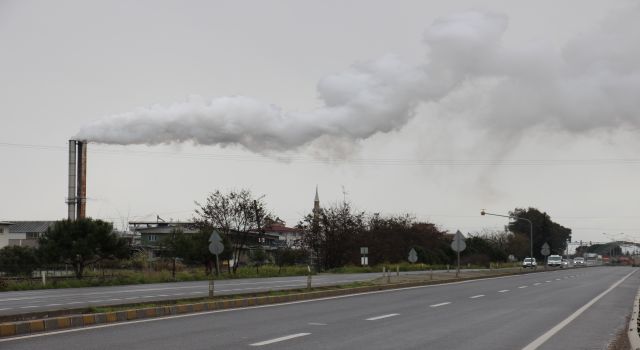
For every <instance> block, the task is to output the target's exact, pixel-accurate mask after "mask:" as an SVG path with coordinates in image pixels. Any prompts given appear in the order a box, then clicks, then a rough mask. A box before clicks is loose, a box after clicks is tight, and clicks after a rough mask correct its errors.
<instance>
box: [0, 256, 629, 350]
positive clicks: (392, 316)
mask: <svg viewBox="0 0 640 350" xmlns="http://www.w3.org/2000/svg"><path fill="white" fill-rule="evenodd" d="M636 270H637V269H636V268H631V267H594V268H587V269H572V270H558V271H551V272H544V273H535V274H527V275H517V276H509V277H501V278H492V279H485V280H475V281H466V282H457V283H450V284H446V285H434V286H423V287H413V288H405V289H402V290H395V291H383V292H373V293H363V294H360V295H354V296H344V297H334V298H326V299H323V300H314V301H303V302H294V303H288V304H281V305H268V306H259V307H253V308H247V309H237V310H226V311H211V312H207V313H201V314H191V315H182V316H173V317H167V318H161V319H151V320H141V321H132V322H127V323H121V324H112V325H107V326H102V327H87V328H81V329H76V330H70V331H62V332H58V333H55V332H54V333H45V334H40V335H32V336H26V337H22V338H13V339H4V340H0V348H2V349H51V350H55V349H114V348H116V349H118V348H120V349H154V350H155V349H181V350H186V349H253V348H265V349H367V350H369V349H527V350H531V349H535V348H539V349H604V348H606V345H607V344H608V343H609V342H610V341H611V340H612V339H613V338H614V336H615V334H616V332H617V331H619V330H621V329H623V328H625V326H626V316H627V315H628V314H629V313H630V312H631V306H632V304H633V299H634V297H635V294H636V292H637V290H638V286H639V285H640V273H637V272H636Z"/></svg>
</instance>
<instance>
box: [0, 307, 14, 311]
mask: <svg viewBox="0 0 640 350" xmlns="http://www.w3.org/2000/svg"><path fill="white" fill-rule="evenodd" d="M11 309H13V308H12V307H5V308H4V309H0V311H4V310H11Z"/></svg>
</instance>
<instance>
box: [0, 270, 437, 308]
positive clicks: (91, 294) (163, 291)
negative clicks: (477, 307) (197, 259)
mask: <svg viewBox="0 0 640 350" xmlns="http://www.w3.org/2000/svg"><path fill="white" fill-rule="evenodd" d="M439 272H443V271H434V273H439ZM413 273H424V272H420V271H418V272H403V273H402V274H413ZM380 276H382V273H360V274H321V275H316V276H313V280H312V285H313V286H316V287H318V286H329V285H336V284H345V283H351V282H358V281H369V280H372V279H374V278H377V277H380ZM306 286H307V277H305V276H297V277H274V278H252V279H233V280H219V281H216V282H215V288H214V290H215V294H216V295H225V294H239V293H252V292H264V291H270V290H282V289H294V288H305V287H306ZM208 294H209V282H208V281H197V282H176V283H155V284H136V285H126V286H113V287H90V288H64V289H43V290H33V291H17V292H0V316H5V315H17V314H25V313H32V312H44V311H52V310H61V309H77V308H84V307H90V306H106V305H120V304H133V303H146V302H152V301H162V300H174V299H183V298H197V297H206V296H207V295H208Z"/></svg>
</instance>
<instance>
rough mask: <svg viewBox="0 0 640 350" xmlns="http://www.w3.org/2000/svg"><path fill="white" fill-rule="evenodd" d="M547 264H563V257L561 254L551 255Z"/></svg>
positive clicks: (556, 265) (553, 265) (552, 265)
mask: <svg viewBox="0 0 640 350" xmlns="http://www.w3.org/2000/svg"><path fill="white" fill-rule="evenodd" d="M547 265H548V266H550V267H560V266H562V257H561V256H560V255H549V257H548V258H547Z"/></svg>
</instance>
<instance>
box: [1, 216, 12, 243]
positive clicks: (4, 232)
mask: <svg viewBox="0 0 640 350" xmlns="http://www.w3.org/2000/svg"><path fill="white" fill-rule="evenodd" d="M11 225H12V224H11V223H10V222H5V221H0V249H1V248H4V247H6V246H8V245H9V227H10V226H11Z"/></svg>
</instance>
